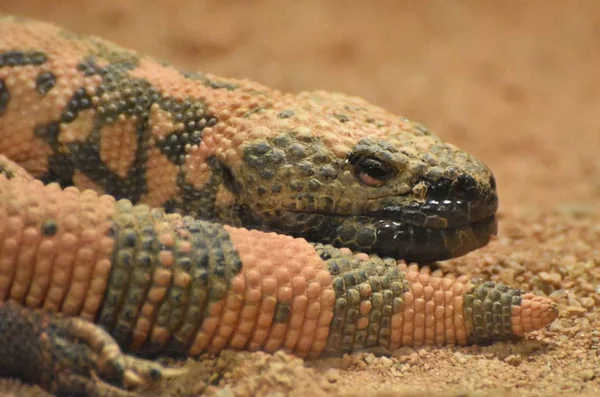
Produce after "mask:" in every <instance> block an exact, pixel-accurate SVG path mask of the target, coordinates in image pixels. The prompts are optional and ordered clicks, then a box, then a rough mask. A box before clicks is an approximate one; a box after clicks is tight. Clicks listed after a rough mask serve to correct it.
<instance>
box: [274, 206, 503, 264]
mask: <svg viewBox="0 0 600 397" xmlns="http://www.w3.org/2000/svg"><path fill="white" fill-rule="evenodd" d="M291 225H293V227H290V226H291ZM270 226H271V228H272V230H274V231H285V232H286V233H288V234H292V235H294V236H295V237H303V238H305V239H307V240H308V241H311V242H320V243H324V244H332V245H334V246H336V247H348V248H350V249H352V250H355V251H360V252H365V253H369V254H377V255H379V256H381V257H393V258H396V259H404V260H405V261H407V262H418V263H420V264H426V263H432V262H435V261H440V260H445V259H450V258H454V257H457V256H461V255H464V254H466V253H468V252H470V251H473V250H475V249H478V248H481V247H483V246H485V245H486V244H487V243H488V242H489V241H490V239H491V238H492V236H495V235H496V234H497V222H496V217H495V215H493V214H492V215H490V216H488V217H486V218H484V219H480V220H478V221H476V222H471V223H468V224H464V225H462V226H458V227H447V228H433V227H424V226H417V225H414V224H410V223H406V222H402V221H399V220H394V219H390V218H378V217H370V216H342V215H327V214H322V213H308V212H305V213H303V212H291V211H290V212H286V213H284V214H282V216H281V217H280V218H279V219H278V220H277V221H276V222H274V223H272V224H271V225H270ZM290 229H293V230H295V231H292V232H291V231H290Z"/></svg>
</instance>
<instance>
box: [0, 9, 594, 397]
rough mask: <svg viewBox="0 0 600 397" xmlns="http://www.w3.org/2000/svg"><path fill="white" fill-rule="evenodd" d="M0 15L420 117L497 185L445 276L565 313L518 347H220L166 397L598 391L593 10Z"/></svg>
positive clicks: (88, 11) (49, 11) (588, 393)
mask: <svg viewBox="0 0 600 397" xmlns="http://www.w3.org/2000/svg"><path fill="white" fill-rule="evenodd" d="M0 10H1V11H3V12H12V13H16V14H20V15H26V16H32V17H37V18H43V19H46V20H52V21H55V22H57V23H60V24H62V25H64V26H66V27H68V28H71V29H74V30H77V31H80V32H87V33H94V34H98V35H101V36H104V37H106V38H108V39H111V40H113V41H116V42H118V43H120V44H122V45H124V46H127V47H131V48H135V49H137V50H139V51H141V52H145V53H149V54H152V55H154V56H156V57H159V58H163V59H168V60H170V61H171V62H174V63H175V64H177V65H180V66H183V67H187V68H189V69H199V70H203V71H210V72H213V73H217V74H223V75H228V76H235V77H247V78H250V79H254V80H258V81H260V82H261V83H264V84H267V85H271V86H274V87H276V88H279V89H281V90H286V91H299V90H314V89H326V90H337V91H343V92H346V93H350V94H353V95H358V96H362V97H364V98H366V99H368V100H369V101H371V102H373V103H375V104H378V105H380V106H382V107H384V108H386V109H388V110H391V111H393V112H394V113H397V114H402V115H405V116H407V117H409V118H412V119H416V120H419V121H421V122H422V123H423V124H425V125H427V126H428V127H430V128H431V129H432V130H434V131H436V132H437V133H438V134H439V135H441V136H442V137H443V138H444V139H446V140H448V141H450V142H453V143H455V144H457V145H459V146H461V147H463V148H464V149H466V150H468V151H470V152H472V153H474V154H475V155H476V156H477V157H479V158H480V159H482V160H483V161H484V162H486V163H487V164H488V165H489V166H490V167H491V168H492V170H493V171H494V173H495V174H496V176H497V179H498V185H499V190H500V198H501V210H500V221H501V225H500V234H499V237H498V238H497V239H496V240H495V241H493V242H492V243H491V244H490V245H489V246H488V247H486V248H484V249H482V250H479V251H477V252H474V253H471V254H469V255H467V256H465V257H463V258H460V259H456V260H453V261H449V262H446V263H444V264H443V265H444V267H445V268H446V269H447V270H449V271H455V272H460V273H466V274H475V275H480V276H482V277H485V278H489V279H494V280H502V281H505V282H507V283H510V284H512V285H515V286H518V287H521V288H524V289H532V290H536V291H540V292H543V293H546V294H548V295H549V296H551V297H552V298H553V299H555V300H556V301H557V302H558V303H559V304H560V310H561V315H560V318H559V319H558V320H556V321H555V322H554V323H553V324H552V325H551V326H550V327H549V329H548V330H545V331H542V332H539V333H537V334H534V335H532V336H531V337H530V338H528V339H527V340H525V341H521V342H518V343H505V344H495V345H492V346H486V347H476V346H472V347H464V348H450V349H437V348H424V349H417V350H412V349H408V348H403V349H400V350H399V351H397V352H395V353H394V354H393V355H392V356H390V357H376V356H374V355H372V354H367V353H355V354H353V355H346V356H343V357H334V358H328V359H319V360H315V361H307V362H303V361H302V360H299V359H296V358H294V357H292V356H290V355H286V354H283V353H278V354H275V355H273V356H271V355H266V354H263V353H235V354H234V353H231V352H226V353H225V354H223V355H222V356H221V357H220V358H214V359H211V358H209V359H206V360H203V361H202V362H201V363H200V364H194V363H191V362H190V364H189V365H190V366H191V369H192V372H191V375H190V376H189V377H186V378H185V379H183V380H182V381H178V382H177V383H174V384H171V385H169V389H168V390H169V393H172V394H188V395H197V394H199V393H200V392H205V394H206V395H209V396H219V397H226V396H242V395H257V396H285V395H291V396H304V395H311V396H333V395H347V396H361V397H366V396H372V395H377V396H392V395H403V396H415V395H425V394H427V395H431V394H430V393H440V394H439V395H440V396H441V395H443V396H455V395H464V394H461V393H463V392H466V393H473V394H474V395H486V396H487V395H490V396H495V395H498V396H500V395H514V396H550V395H556V396H558V395H560V396H571V395H572V396H578V397H583V396H596V395H600V313H599V312H600V310H599V309H600V249H599V248H598V246H597V244H598V241H599V240H600V204H599V203H598V197H599V196H600V160H599V155H600V118H599V117H598V116H599V115H600V78H599V77H598V76H599V75H598V70H600V51H598V48H600V25H599V24H598V22H597V21H599V20H600V3H598V2H597V1H595V0H590V1H577V2H566V1H562V0H557V1H544V2H541V1H530V2H519V1H516V0H513V1H504V2H477V1H462V2H447V1H442V0H440V1H429V2H412V1H406V2H405V1H391V0H390V1H384V0H380V1H376V2H366V1H365V2H361V1H349V0H345V1H344V0H339V1H317V0H304V1H293V0H290V1H283V0H279V1H278V0H262V1H261V0H246V1H243V2H242V1H237V2H236V1H227V2H224V1H199V0H196V1H194V0H187V1H186V0H170V1H167V0H154V1H144V0H129V1H126V2H125V1H117V0H114V1H107V0H94V1H93V0H87V1H75V0H73V1H59V0H55V1H52V2H48V1H43V0H19V1H14V2H13V1H10V0H0ZM190 361H191V360H190ZM433 395H437V394H433Z"/></svg>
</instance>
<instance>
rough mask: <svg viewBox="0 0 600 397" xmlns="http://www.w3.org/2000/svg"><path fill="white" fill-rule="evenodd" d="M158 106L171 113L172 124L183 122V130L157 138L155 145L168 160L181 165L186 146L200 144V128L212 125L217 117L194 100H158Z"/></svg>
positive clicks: (183, 160) (183, 161)
mask: <svg viewBox="0 0 600 397" xmlns="http://www.w3.org/2000/svg"><path fill="white" fill-rule="evenodd" d="M160 107H161V109H163V110H166V111H167V112H169V113H171V115H172V117H173V123H174V124H183V131H177V132H173V133H171V134H168V135H167V136H164V137H160V138H158V139H157V141H156V147H158V148H159V149H160V151H161V153H162V154H164V155H165V156H166V157H167V159H169V161H170V162H172V163H173V164H175V165H178V166H181V165H183V164H184V163H185V155H186V151H187V148H189V147H190V146H195V145H198V144H200V141H201V139H202V130H204V128H205V127H206V126H209V127H211V126H214V125H215V124H216V123H217V119H216V118H215V117H214V116H213V115H212V114H207V113H206V110H205V107H204V104H203V103H202V102H199V101H196V100H185V101H183V102H178V101H175V100H174V99H166V100H164V101H161V102H160Z"/></svg>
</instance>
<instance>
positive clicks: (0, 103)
mask: <svg viewBox="0 0 600 397" xmlns="http://www.w3.org/2000/svg"><path fill="white" fill-rule="evenodd" d="M9 102H10V92H8V87H6V83H5V82H4V79H0V116H3V115H4V113H6V108H7V107H8V103H9Z"/></svg>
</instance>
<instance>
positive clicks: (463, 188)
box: [454, 174, 479, 199]
mask: <svg viewBox="0 0 600 397" xmlns="http://www.w3.org/2000/svg"><path fill="white" fill-rule="evenodd" d="M454 189H455V191H456V192H457V193H459V194H463V195H464V196H465V197H466V198H467V199H475V198H477V196H478V195H479V189H478V188H477V181H476V180H475V178H473V177H472V176H470V175H467V174H461V175H459V176H458V177H457V178H456V184H455V185H454Z"/></svg>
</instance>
